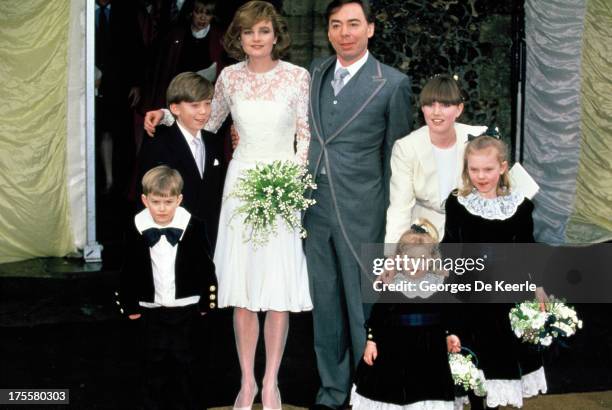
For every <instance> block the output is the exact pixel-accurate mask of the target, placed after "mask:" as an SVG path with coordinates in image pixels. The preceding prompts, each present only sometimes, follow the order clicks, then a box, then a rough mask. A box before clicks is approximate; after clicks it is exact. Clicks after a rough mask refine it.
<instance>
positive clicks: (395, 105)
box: [304, 0, 412, 409]
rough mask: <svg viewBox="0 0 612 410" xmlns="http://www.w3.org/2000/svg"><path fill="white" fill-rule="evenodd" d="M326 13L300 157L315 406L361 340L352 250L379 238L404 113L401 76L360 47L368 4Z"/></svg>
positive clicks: (369, 22) (337, 3)
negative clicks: (304, 176)
mask: <svg viewBox="0 0 612 410" xmlns="http://www.w3.org/2000/svg"><path fill="white" fill-rule="evenodd" d="M327 21H328V24H329V26H328V36H329V40H330V42H331V44H332V46H333V47H334V49H335V50H336V56H333V57H329V58H326V59H323V60H320V61H315V62H313V64H312V65H311V70H310V71H311V76H312V82H311V90H310V132H311V141H310V149H309V154H308V161H309V168H310V169H309V170H310V172H311V173H312V174H313V175H314V176H315V178H316V181H317V184H318V189H317V190H315V191H314V192H313V193H311V195H312V196H313V197H314V198H315V199H316V201H317V204H316V205H315V206H313V207H311V208H310V209H308V211H307V212H306V214H305V216H304V225H305V228H306V230H307V231H308V237H307V238H306V241H305V253H306V258H307V262H308V271H309V276H310V291H311V295H312V300H313V305H314V310H313V320H314V339H315V341H314V343H315V353H316V357H317V368H318V370H319V376H320V379H321V388H320V390H319V392H318V394H317V398H316V404H315V405H314V406H313V408H315V409H327V408H333V409H339V408H342V407H343V406H345V405H346V404H348V400H349V394H350V388H351V376H352V374H353V369H354V367H355V366H356V365H357V364H358V363H359V360H360V359H361V356H362V354H363V349H364V346H365V343H366V332H365V327H364V323H365V317H364V316H365V315H364V309H363V304H362V298H361V274H360V269H361V267H360V260H359V252H361V245H362V244H365V243H375V242H378V243H381V242H383V240H384V230H385V211H386V208H387V204H388V187H389V176H390V175H389V174H390V167H389V158H390V155H391V149H392V147H393V143H394V142H395V140H396V139H398V138H400V137H403V136H405V135H407V134H408V133H409V131H410V125H411V122H412V121H411V113H410V107H411V101H410V80H409V79H408V77H406V76H405V75H404V74H402V73H400V72H399V71H396V70H394V69H392V68H391V67H388V66H386V65H384V64H382V63H380V62H379V61H378V60H376V59H375V58H374V57H373V56H372V55H370V54H369V53H368V39H369V38H371V37H372V35H373V34H374V23H373V17H372V16H371V14H370V10H369V7H368V5H367V4H364V3H363V2H362V1H360V0H334V1H332V2H331V3H330V5H329V6H328V9H327Z"/></svg>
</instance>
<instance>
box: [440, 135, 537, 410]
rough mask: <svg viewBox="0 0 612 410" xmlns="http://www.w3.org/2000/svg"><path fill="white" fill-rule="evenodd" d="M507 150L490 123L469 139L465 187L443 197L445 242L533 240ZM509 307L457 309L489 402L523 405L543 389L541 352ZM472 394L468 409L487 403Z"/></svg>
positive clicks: (492, 405)
mask: <svg viewBox="0 0 612 410" xmlns="http://www.w3.org/2000/svg"><path fill="white" fill-rule="evenodd" d="M507 152H508V149H507V147H506V145H505V144H504V142H503V141H501V140H500V139H499V135H498V134H497V132H496V131H492V130H490V129H489V130H487V132H486V133H485V134H483V135H481V136H479V137H476V138H474V139H471V140H470V141H469V142H468V144H467V146H466V148H465V154H464V161H463V174H462V179H463V181H462V182H463V188H462V189H460V190H458V191H457V190H455V191H453V192H452V193H451V194H450V195H449V197H448V199H447V200H446V205H445V207H446V223H445V229H444V238H443V242H448V243H453V242H461V243H473V244H486V243H529V242H534V238H533V220H532V217H531V213H532V211H533V204H532V203H531V201H530V200H529V199H527V198H525V197H524V196H523V195H521V194H519V193H518V192H514V191H512V190H511V189H510V179H509V176H508V161H507ZM482 246H486V245H482ZM491 262H492V263H493V261H491ZM512 273H513V275H514V274H515V275H521V273H520V272H516V273H514V272H512ZM527 297H530V296H527ZM536 297H537V298H538V299H539V300H540V301H543V300H544V299H545V297H546V296H545V294H544V291H543V289H542V288H538V289H537V290H536ZM511 308H512V305H509V304H501V303H489V304H487V305H482V304H480V305H479V304H474V303H472V304H471V305H464V308H462V309H461V310H462V312H463V316H464V318H463V319H464V320H463V323H464V325H465V327H464V328H462V337H463V340H464V343H465V344H466V345H469V346H470V347H471V348H472V349H473V350H474V351H475V352H476V354H477V356H478V359H479V367H480V368H481V369H482V370H483V371H484V374H485V377H486V379H487V381H486V389H487V397H486V406H487V408H496V407H498V406H508V405H511V406H515V407H522V405H523V398H524V397H529V396H533V395H537V394H539V393H540V392H542V393H545V392H546V389H547V387H546V378H545V376H544V368H543V367H542V360H541V355H540V354H538V353H537V352H533V351H529V350H528V349H527V347H526V346H525V345H523V344H521V343H520V341H519V340H518V339H517V337H516V336H515V335H514V333H513V332H512V330H511V327H510V320H509V318H508V312H509V311H510V309H511ZM470 399H471V402H472V403H471V408H472V409H481V408H483V406H484V405H485V403H483V402H482V399H479V398H476V397H475V396H473V395H470Z"/></svg>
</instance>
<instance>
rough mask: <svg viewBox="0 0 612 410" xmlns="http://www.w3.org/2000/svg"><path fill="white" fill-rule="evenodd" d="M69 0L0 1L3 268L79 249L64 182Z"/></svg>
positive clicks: (0, 251) (0, 235) (0, 243)
mask: <svg viewBox="0 0 612 410" xmlns="http://www.w3.org/2000/svg"><path fill="white" fill-rule="evenodd" d="M69 22H70V1H66V0H63V1H47V0H31V1H27V2H24V1H19V0H3V1H1V2H0V84H1V85H0V100H1V101H2V104H0V263H2V262H10V261H16V260H21V259H27V258H32V257H38V256H63V255H66V254H67V253H69V252H71V251H73V250H74V249H75V246H74V242H73V235H72V230H71V224H70V207H69V205H68V187H67V183H66V178H67V176H66V143H67V138H66V134H67V133H66V112H67V107H66V104H67V81H68V79H67V74H68V70H67V67H68V59H67V49H68V45H67V44H68V32H69Z"/></svg>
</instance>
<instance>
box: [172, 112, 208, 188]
mask: <svg viewBox="0 0 612 410" xmlns="http://www.w3.org/2000/svg"><path fill="white" fill-rule="evenodd" d="M172 127H173V133H174V140H176V144H168V149H169V150H171V151H172V152H173V153H174V154H175V157H176V158H180V161H181V162H183V163H184V164H185V167H186V169H189V172H190V173H192V174H193V175H194V176H197V178H198V179H202V178H201V177H200V171H199V170H198V166H197V165H196V162H195V159H194V158H193V154H192V153H191V147H189V144H188V143H187V140H186V139H185V137H184V136H183V133H182V132H181V130H180V129H179V127H178V125H177V124H176V122H175V123H174V124H172ZM207 151H208V150H207ZM206 155H208V153H207V154H206ZM207 162H208V161H207ZM184 177H185V176H183V178H184Z"/></svg>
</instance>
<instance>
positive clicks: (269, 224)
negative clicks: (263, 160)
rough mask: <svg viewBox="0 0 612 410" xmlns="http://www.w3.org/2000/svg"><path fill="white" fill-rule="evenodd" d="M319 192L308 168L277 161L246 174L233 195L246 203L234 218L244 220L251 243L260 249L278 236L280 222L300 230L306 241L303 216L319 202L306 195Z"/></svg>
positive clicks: (258, 166)
mask: <svg viewBox="0 0 612 410" xmlns="http://www.w3.org/2000/svg"><path fill="white" fill-rule="evenodd" d="M316 188H317V186H316V184H315V183H314V181H313V179H312V176H311V175H310V174H308V173H307V171H306V168H305V167H303V166H300V165H298V164H296V163H294V162H291V161H274V162H272V163H269V164H259V165H257V166H256V167H255V168H252V169H248V170H246V171H245V172H244V174H243V175H242V176H240V177H239V178H238V182H237V183H236V187H235V188H234V191H233V192H232V193H231V195H232V196H235V197H236V198H238V199H240V200H241V201H242V203H243V205H241V206H239V207H238V208H236V210H235V214H234V215H243V216H244V222H245V225H246V226H245V228H246V229H247V230H248V232H247V234H248V237H247V240H250V241H251V242H253V244H254V245H256V246H259V245H263V244H265V243H266V242H267V241H268V239H269V237H270V235H272V234H274V233H276V230H277V222H278V219H281V220H282V221H283V222H284V223H285V224H286V225H287V227H288V228H290V229H298V230H299V233H300V237H302V238H305V237H306V230H305V229H304V228H303V227H302V225H301V223H300V212H301V211H304V210H306V209H307V208H308V207H310V206H312V205H314V203H315V200H314V199H308V198H306V197H304V193H305V191H306V190H307V189H316Z"/></svg>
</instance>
